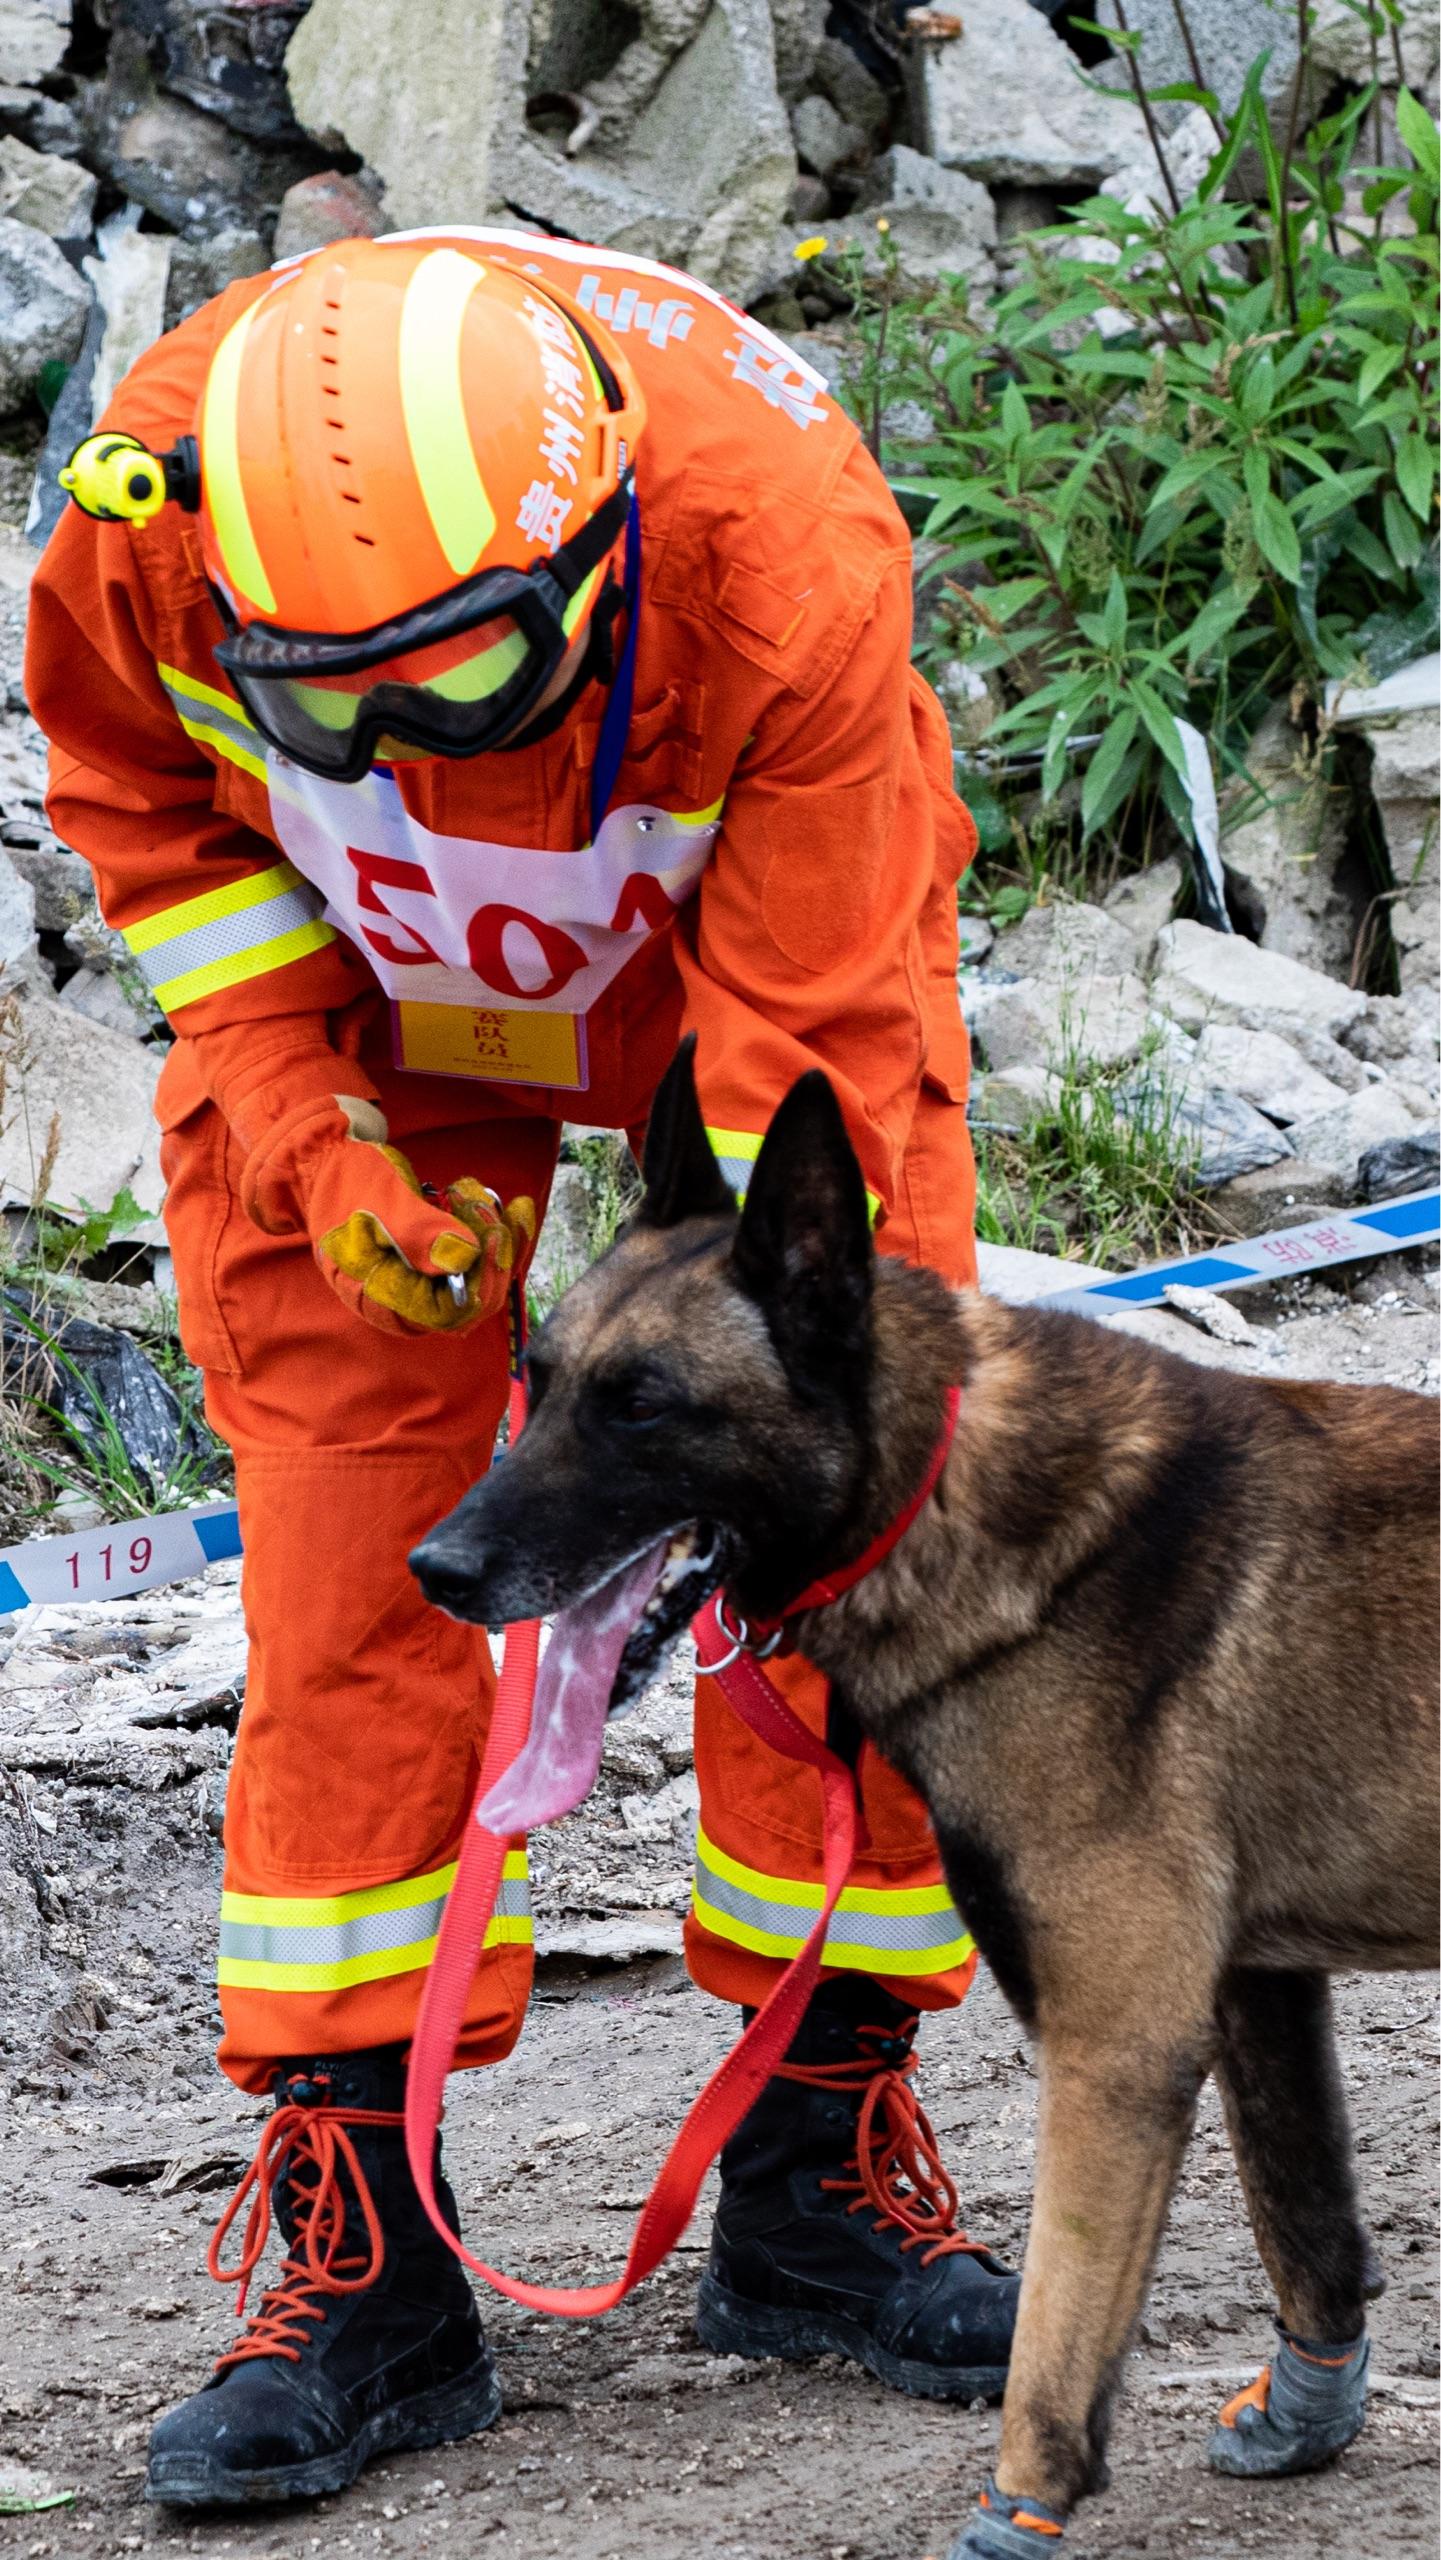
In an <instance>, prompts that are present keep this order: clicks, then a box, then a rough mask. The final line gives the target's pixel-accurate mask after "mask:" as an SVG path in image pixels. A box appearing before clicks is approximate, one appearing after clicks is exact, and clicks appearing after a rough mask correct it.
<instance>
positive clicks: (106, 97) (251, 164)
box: [88, 46, 453, 239]
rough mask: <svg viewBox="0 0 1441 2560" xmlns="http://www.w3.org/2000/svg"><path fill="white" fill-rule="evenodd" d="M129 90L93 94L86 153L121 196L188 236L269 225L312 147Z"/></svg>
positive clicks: (109, 87) (179, 101) (112, 87)
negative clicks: (241, 129)
mask: <svg viewBox="0 0 1441 2560" xmlns="http://www.w3.org/2000/svg"><path fill="white" fill-rule="evenodd" d="M414 50H415V51H416V52H417V53H419V52H422V51H424V50H425V48H424V47H421V46H416V47H415V48H414ZM113 52H114V48H113V46H112V58H113ZM132 94H135V93H130V92H127V89H126V87H125V86H124V85H123V84H119V85H117V84H116V83H114V82H107V83H106V84H105V86H104V88H103V89H102V90H100V91H98V92H97V93H96V95H95V96H94V97H93V99H92V122H91V142H90V150H89V155H88V156H89V157H90V159H91V160H92V162H93V164H94V166H95V167H97V168H98V169H100V170H101V171H102V173H103V174H104V176H106V177H107V178H109V179H110V180H111V181H112V182H113V184H114V185H116V186H117V187H119V189H120V191H121V193H122V195H126V196H128V197H129V198H130V200H131V202H132V203H134V204H139V205H143V206H144V208H145V210H146V211H147V212H148V213H153V214H155V215H156V216H157V217H158V219H159V220H160V221H161V222H163V223H165V224H167V225H168V226H169V228H170V229H171V230H172V231H180V232H184V233H186V234H187V236H189V237H190V238H192V239H194V238H197V237H205V236H206V235H211V234H214V233H216V232H219V231H235V230H250V229H258V230H260V231H263V232H268V231H269V230H270V229H271V227H272V226H273V224H274V221H275V217H276V214H277V213H278V211H279V208H280V199H281V197H282V196H283V195H284V193H285V190H286V188H287V187H288V186H290V185H291V184H292V183H293V181H294V180H295V179H296V178H301V177H304V176H305V175H306V172H307V170H308V168H309V167H310V165H311V163H312V161H313V158H314V154H313V153H312V152H311V151H309V150H305V151H301V150H298V149H297V150H294V151H288V150H286V149H284V148H283V147H277V148H264V147H262V146H261V145H260V144H259V143H255V142H249V141H247V140H245V139H244V137H243V136H242V135H240V134H237V133H233V132H232V131H231V130H230V129H229V127H228V126H227V125H224V124H222V123H220V122H219V121H218V120H217V118H216V117H214V116H210V115H205V114H203V113H202V111H201V109H200V108H199V107H192V106H190V105H189V104H188V103H187V102H186V100H185V99H183V98H172V97H167V96H165V95H163V94H161V93H160V92H158V91H150V92H149V93H148V94H147V93H146V91H145V90H144V89H143V88H142V89H141V90H140V91H139V92H138V102H137V103H135V104H133V105H132V103H131V98H132ZM452 218H453V217H452Z"/></svg>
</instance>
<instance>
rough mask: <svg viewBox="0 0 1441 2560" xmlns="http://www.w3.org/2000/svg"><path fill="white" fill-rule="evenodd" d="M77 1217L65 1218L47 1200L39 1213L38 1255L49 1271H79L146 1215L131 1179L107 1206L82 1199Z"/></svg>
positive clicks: (36, 1240) (36, 1249)
mask: <svg viewBox="0 0 1441 2560" xmlns="http://www.w3.org/2000/svg"><path fill="white" fill-rule="evenodd" d="M80 1211H81V1214H80V1216H79V1217H78V1218H66V1217H62V1216H61V1215H59V1213H58V1212H57V1211H55V1210H54V1209H52V1208H51V1207H50V1206H49V1204H48V1202H47V1203H46V1204H45V1205H44V1206H42V1207H41V1208H40V1209H39V1210H38V1211H37V1213H36V1236H35V1253H36V1257H37V1259H38V1260H39V1262H40V1263H41V1265H42V1267H43V1268H44V1269H45V1270H46V1271H77V1270H80V1269H81V1268H82V1267H83V1266H84V1264H86V1263H87V1262H93V1261H94V1260H95V1258H96V1256H97V1254H101V1253H104V1252H106V1251H107V1249H108V1248H109V1246H111V1245H112V1244H113V1243H114V1242H115V1239H116V1236H117V1235H119V1234H121V1233H123V1232H124V1230H125V1229H127V1228H129V1227H135V1226H138V1225H139V1224H140V1223H141V1221H142V1220H143V1218H144V1216H145V1212H144V1210H143V1209H142V1208H141V1206H140V1203H139V1201H138V1200H137V1199H136V1197H135V1195H134V1193H133V1192H132V1190H131V1189H130V1186H129V1184H128V1183H125V1184H123V1185H122V1186H121V1188H120V1190H119V1191H117V1192H116V1194H115V1197H114V1199H113V1200H112V1201H111V1203H110V1206H109V1208H108V1209H97V1208H95V1207H94V1206H93V1204H92V1203H91V1202H90V1201H89V1200H82V1201H81V1203H80Z"/></svg>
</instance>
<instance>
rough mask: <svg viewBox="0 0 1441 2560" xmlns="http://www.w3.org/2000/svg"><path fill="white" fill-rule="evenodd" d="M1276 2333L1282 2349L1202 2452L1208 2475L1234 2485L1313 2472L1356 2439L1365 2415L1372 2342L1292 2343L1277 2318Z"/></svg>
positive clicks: (1229, 2409)
mask: <svg viewBox="0 0 1441 2560" xmlns="http://www.w3.org/2000/svg"><path fill="white" fill-rule="evenodd" d="M1276 2327H1277V2331H1278V2333H1279V2335H1280V2340H1281V2344H1280V2346H1279V2348H1278V2349H1277V2351H1276V2355H1275V2358H1274V2360H1273V2362H1272V2363H1270V2364H1268V2365H1266V2366H1265V2367H1264V2368H1263V2369H1262V2371H1261V2372H1260V2373H1259V2374H1258V2375H1257V2376H1256V2379H1255V2381H1254V2382H1253V2383H1250V2384H1249V2385H1248V2387H1247V2388H1246V2390H1244V2391H1238V2392H1237V2394H1236V2397H1235V2399H1234V2400H1229V2401H1228V2402H1227V2404H1226V2406H1225V2408H1224V2409H1223V2410H1222V2411H1221V2415H1220V2417H1219V2419H1218V2420H1217V2422H1216V2426H1215V2428H1214V2430H1213V2432H1212V2436H1211V2441H1210V2443H1209V2444H1208V2446H1207V2447H1206V2458H1207V2460H1208V2461H1209V2463H1210V2465H1211V2468H1212V2470H1213V2471H1225V2472H1228V2473H1230V2474H1231V2476H1232V2477H1233V2478H1235V2479H1239V2480H1274V2479H1279V2478H1281V2477H1282V2476H1283V2475H1284V2474H1286V2473H1287V2472H1291V2471H1315V2470H1317V2469H1318V2468H1319V2466H1320V2465H1321V2464H1322V2463H1323V2462H1329V2461H1331V2459H1332V2458H1333V2456H1334V2455H1336V2454H1338V2453H1340V2452H1342V2451H1343V2449H1344V2448H1345V2446H1347V2445H1348V2444H1349V2443H1350V2442H1351V2439H1352V2437H1353V2436H1356V2435H1359V2433H1360V2431H1361V2422H1362V2420H1363V2419H1364V2417H1365V2415H1366V2374H1367V2369H1368V2367H1369V2365H1370V2361H1371V2342H1370V2340H1369V2338H1368V2337H1367V2336H1366V2333H1365V2331H1364V2330H1363V2331H1362V2333H1361V2335H1360V2337H1359V2338H1352V2339H1350V2340H1349V2341H1345V2340H1343V2341H1342V2342H1341V2343H1340V2344H1339V2345H1335V2346H1327V2345H1326V2344H1324V2343H1323V2342H1319V2341H1317V2340H1316V2339H1313V2338H1293V2337H1292V2336H1291V2334H1290V2332H1289V2331H1288V2330H1286V2329H1283V2328H1282V2327H1281V2323H1280V2321H1279V2320H1278V2321H1277V2323H1276Z"/></svg>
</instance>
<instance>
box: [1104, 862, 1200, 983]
mask: <svg viewBox="0 0 1441 2560" xmlns="http://www.w3.org/2000/svg"><path fill="white" fill-rule="evenodd" d="M1184 880H1185V875H1184V873H1183V871H1182V869H1181V865H1180V863H1179V861H1178V860H1177V858H1176V856H1175V855H1174V854H1173V853H1168V854H1167V855H1166V857H1165V860H1164V861H1162V862H1153V863H1152V864H1151V867H1150V869H1149V870H1148V871H1129V872H1127V874H1126V876H1125V878H1124V879H1123V880H1118V881H1117V882H1116V885H1115V887H1114V889H1111V890H1109V891H1108V892H1107V895H1106V896H1105V897H1104V898H1103V899H1102V901H1101V904H1102V907H1103V909H1104V911H1105V913H1106V914H1107V915H1108V916H1111V917H1113V918H1114V919H1115V921H1116V923H1117V924H1123V925H1124V926H1125V928H1126V931H1127V932H1128V933H1129V934H1130V935H1131V937H1132V941H1133V946H1134V950H1135V955H1136V962H1135V964H1136V966H1137V967H1141V968H1144V966H1145V965H1146V963H1147V961H1149V959H1150V957H1151V954H1152V952H1153V951H1154V949H1155V945H1156V936H1157V934H1158V933H1159V932H1160V930H1161V927H1162V926H1163V925H1167V924H1169V923H1170V921H1171V918H1172V916H1173V915H1174V913H1175V911H1176V902H1177V900H1178V899H1179V897H1180V895H1181V890H1182V887H1183V886H1184Z"/></svg>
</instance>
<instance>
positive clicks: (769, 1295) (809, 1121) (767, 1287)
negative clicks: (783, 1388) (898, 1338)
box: [731, 1067, 875, 1388]
mask: <svg viewBox="0 0 1441 2560" xmlns="http://www.w3.org/2000/svg"><path fill="white" fill-rule="evenodd" d="M874 1261H875V1248H874V1246H873V1245H872V1242H871V1223H870V1213H869V1208H868V1204H867V1201H866V1186H865V1183H864V1182H863V1180H862V1178H861V1169H860V1166H859V1164H858V1163H857V1162H856V1155H855V1149H854V1148H853V1147H852V1145H851V1142H850V1139H849V1138H848V1136H847V1135H846V1124H845V1122H844V1120H843V1119H842V1118H841V1107H840V1104H839V1103H838V1102H837V1100H836V1097H835V1094H834V1092H833V1090H832V1087H831V1083H830V1079H829V1077H827V1076H825V1075H823V1074H822V1073H821V1071H820V1069H819V1068H818V1067H817V1068H813V1069H812V1071H811V1073H810V1074H809V1075H804V1076H802V1077H801V1078H800V1081H799V1083H797V1084H793V1085H792V1087H791V1089H790V1092H789V1093H788V1094H787V1095H786V1098H785V1100H784V1102H783V1103H782V1104H781V1106H780V1108H779V1110H778V1111H777V1112H776V1115H775V1117H774V1119H773V1120H772V1122H771V1125H770V1127H769V1129H768V1130H767V1131H766V1135H765V1138H764V1141H763V1143H762V1146H761V1151H760V1154H759V1155H758V1156H757V1158H756V1162H755V1170H754V1172H753V1173H752V1175H751V1179H750V1185H749V1188H748V1190H747V1192H746V1196H745V1206H744V1208H743V1209H742V1211H741V1222H740V1228H739V1231H738V1233H737V1235H736V1240H735V1246H734V1249H733V1251H732V1255H731V1269H732V1271H733V1273H734V1275H735V1278H736V1281H737V1283H738V1285H739V1286H740V1287H741V1288H742V1289H743V1290H744V1291H745V1293H746V1295H747V1297H749V1298H753V1299H754V1300H755V1302H756V1304H757V1305H758V1306H759V1307H760V1309H761V1312H762V1314H763V1315H764V1317H765V1319H766V1324H767V1326H768V1328H769V1330H770V1335H771V1339H772V1341H773V1342H774V1344H775V1346H776V1349H777V1351H778V1352H779V1353H780V1356H781V1359H782V1360H783V1361H784V1363H785V1366H786V1369H787V1372H788V1373H789V1374H790V1376H791V1377H792V1378H793V1379H794V1381H795V1383H796V1384H797V1385H798V1386H800V1387H802V1388H806V1387H808V1386H819V1385H823V1384H824V1383H825V1382H827V1381H828V1380H830V1379H832V1378H834V1377H835V1376H836V1374H837V1373H838V1372H844V1373H846V1374H853V1373H854V1371H855V1368H856V1366H857V1364H858V1363H859V1362H861V1361H862V1360H863V1359H864V1357H865V1353H866V1348H867V1340H868V1325H869V1313H870V1297H871V1277H872V1269H873V1265H874Z"/></svg>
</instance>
